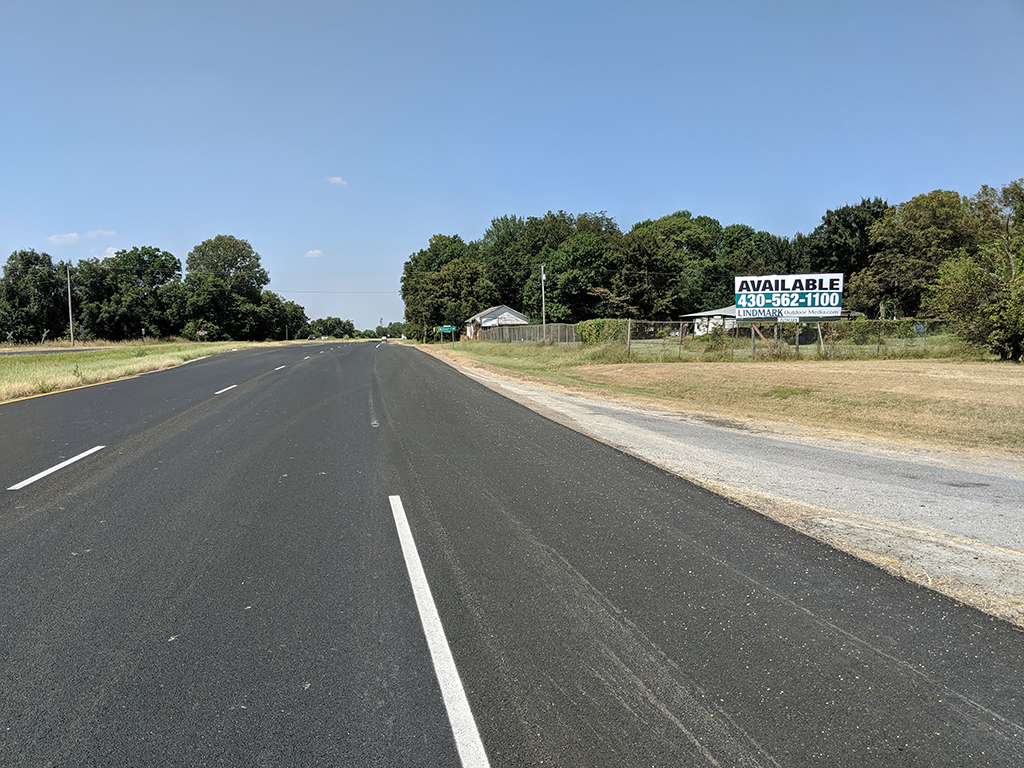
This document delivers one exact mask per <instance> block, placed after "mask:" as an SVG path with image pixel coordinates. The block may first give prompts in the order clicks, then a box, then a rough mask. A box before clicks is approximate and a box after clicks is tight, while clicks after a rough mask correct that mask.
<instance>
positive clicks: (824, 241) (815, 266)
mask: <svg viewBox="0 0 1024 768" xmlns="http://www.w3.org/2000/svg"><path fill="white" fill-rule="evenodd" d="M888 209H889V204H888V203H887V202H885V201H884V200H882V199H881V198H878V197H875V198H872V199H870V200H869V199H868V198H866V197H863V198H861V201H860V202H859V203H857V205H844V206H842V207H840V208H836V209H834V210H833V209H830V210H828V211H826V212H825V215H824V216H822V217H821V224H819V225H818V226H817V227H816V228H815V229H814V231H813V232H812V233H811V234H810V235H808V236H807V243H806V251H807V256H806V267H805V268H804V269H801V270H799V271H801V272H803V271H807V272H843V273H845V274H846V276H847V277H852V276H853V275H854V274H856V273H857V272H860V271H861V270H863V269H866V268H867V267H868V266H870V264H871V259H872V257H873V256H874V255H875V253H876V251H877V242H876V243H875V244H872V241H871V227H873V226H874V225H875V224H876V223H877V222H879V221H880V220H881V219H882V218H883V217H884V216H885V212H886V211H887V210H888Z"/></svg>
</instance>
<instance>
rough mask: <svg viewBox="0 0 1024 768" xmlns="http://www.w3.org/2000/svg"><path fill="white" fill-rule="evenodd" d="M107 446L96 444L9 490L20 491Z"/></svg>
mask: <svg viewBox="0 0 1024 768" xmlns="http://www.w3.org/2000/svg"><path fill="white" fill-rule="evenodd" d="M106 447H107V446H105V445H97V446H96V447H95V448H90V449H89V450H88V451H85V452H84V453H80V454H78V455H77V456H72V457H71V458H70V459H68V460H67V461H62V462H61V463H60V464H58V465H57V466H55V467H50V468H49V469H46V470H43V471H42V472H40V473H39V474H38V475H32V477H30V478H29V479H28V480H22V481H21V482H20V483H18V484H17V485H12V486H11V487H10V488H8V489H7V490H8V491H18V490H21V489H22V488H24V487H25V486H26V485H31V484H32V483H34V482H35V481H36V480H42V479H43V478H44V477H46V476H47V475H52V474H53V473H54V472H56V471H57V470H59V469H64V467H66V466H68V465H69V464H74V463H75V462H76V461H78V460H79V459H84V458H85V457H86V456H88V455H90V454H93V453H96V451H102V450H103V449H104V448H106Z"/></svg>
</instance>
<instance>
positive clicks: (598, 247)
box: [525, 234, 626, 323]
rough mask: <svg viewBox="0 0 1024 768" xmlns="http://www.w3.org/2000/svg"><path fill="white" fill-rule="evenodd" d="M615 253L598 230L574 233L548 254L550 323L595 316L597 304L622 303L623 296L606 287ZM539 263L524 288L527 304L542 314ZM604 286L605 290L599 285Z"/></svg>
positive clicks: (624, 303)
mask: <svg viewBox="0 0 1024 768" xmlns="http://www.w3.org/2000/svg"><path fill="white" fill-rule="evenodd" d="M616 264H617V257H616V254H615V252H614V251H613V250H612V248H611V246H610V245H609V244H608V242H607V241H606V240H605V239H604V238H603V237H601V235H598V234H583V235H573V236H572V237H570V238H568V239H567V240H566V241H565V242H563V243H562V244H561V245H560V246H559V248H558V250H557V251H555V252H554V253H553V254H551V259H550V262H549V263H548V264H547V266H546V273H547V276H548V281H547V286H546V305H547V319H548V320H549V321H550V322H553V323H576V322H580V321H581V320H590V319H591V318H594V317H597V316H598V311H597V310H598V306H599V305H602V304H603V305H605V306H609V305H611V306H613V307H614V306H619V305H622V306H625V305H626V299H625V297H623V296H621V295H619V294H616V293H614V292H612V291H608V290H607V288H606V286H607V285H608V284H610V278H611V277H612V275H614V273H615V271H616V269H615V268H616ZM539 267H540V265H535V267H534V274H533V275H531V278H530V280H529V282H528V283H527V288H526V296H525V299H526V308H527V310H528V311H529V312H530V314H531V315H532V316H534V317H536V318H537V319H540V318H541V309H542V307H541V303H542V302H541V298H542V297H541V286H540V268H539ZM602 288H604V289H605V291H600V290H599V289H602Z"/></svg>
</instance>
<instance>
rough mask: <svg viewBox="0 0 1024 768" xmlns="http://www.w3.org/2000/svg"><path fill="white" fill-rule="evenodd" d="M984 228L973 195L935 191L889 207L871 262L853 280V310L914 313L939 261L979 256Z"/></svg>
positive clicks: (875, 234)
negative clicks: (973, 207)
mask: <svg viewBox="0 0 1024 768" xmlns="http://www.w3.org/2000/svg"><path fill="white" fill-rule="evenodd" d="M980 234H981V227H980V223H979V221H978V219H977V217H975V216H974V215H973V214H972V212H971V209H970V206H969V201H968V200H967V198H964V197H962V196H961V195H959V194H957V193H956V192H949V191H944V190H935V191H934V192H929V193H928V194H926V195H918V196H917V197H914V198H912V199H911V200H909V201H907V202H905V203H900V204H899V205H896V206H893V207H891V208H889V209H887V210H886V211H885V214H884V215H883V217H882V218H881V219H880V220H879V221H877V222H876V223H875V224H874V225H872V227H871V247H872V248H873V249H875V253H874V255H873V256H872V258H871V263H870V265H869V266H868V267H867V268H866V269H864V270H861V273H859V274H858V275H856V278H857V279H852V278H851V280H850V286H849V290H848V291H847V294H848V301H846V302H845V303H846V304H847V306H849V307H850V308H851V309H856V310H859V311H861V312H867V313H872V312H874V313H877V314H878V315H879V316H882V317H886V316H887V317H896V316H901V315H905V316H913V315H915V314H917V312H918V310H919V309H920V307H921V300H922V297H923V295H924V292H925V290H926V289H927V288H928V286H929V285H930V284H931V283H933V282H934V281H935V280H936V278H937V277H938V273H939V265H940V264H941V263H942V262H944V261H945V260H946V259H949V258H952V257H953V256H954V255H956V254H958V253H960V254H961V255H963V256H966V257H968V258H973V257H974V255H975V254H976V253H977V250H978V243H979V240H980Z"/></svg>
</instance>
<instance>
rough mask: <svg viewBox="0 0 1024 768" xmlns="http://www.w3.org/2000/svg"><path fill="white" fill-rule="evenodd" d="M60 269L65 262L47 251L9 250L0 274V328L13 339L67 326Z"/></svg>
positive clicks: (35, 336)
mask: <svg viewBox="0 0 1024 768" xmlns="http://www.w3.org/2000/svg"><path fill="white" fill-rule="evenodd" d="M64 273H65V265H63V264H60V265H55V264H54V263H53V259H52V258H51V257H50V255H49V254H47V253H36V251H34V250H32V249H28V250H22V251H15V252H14V253H12V254H11V255H10V257H9V258H8V259H7V263H6V264H5V265H4V274H3V277H2V278H0V331H6V332H11V333H13V334H14V340H15V341H33V342H38V341H42V340H43V339H44V337H45V338H55V337H57V336H60V335H63V334H64V332H65V331H66V330H67V329H68V315H67V298H66V294H65V291H66V289H67V282H66V279H65V277H64ZM6 335H7V334H6V333H4V334H3V337H2V338H0V340H6Z"/></svg>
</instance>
